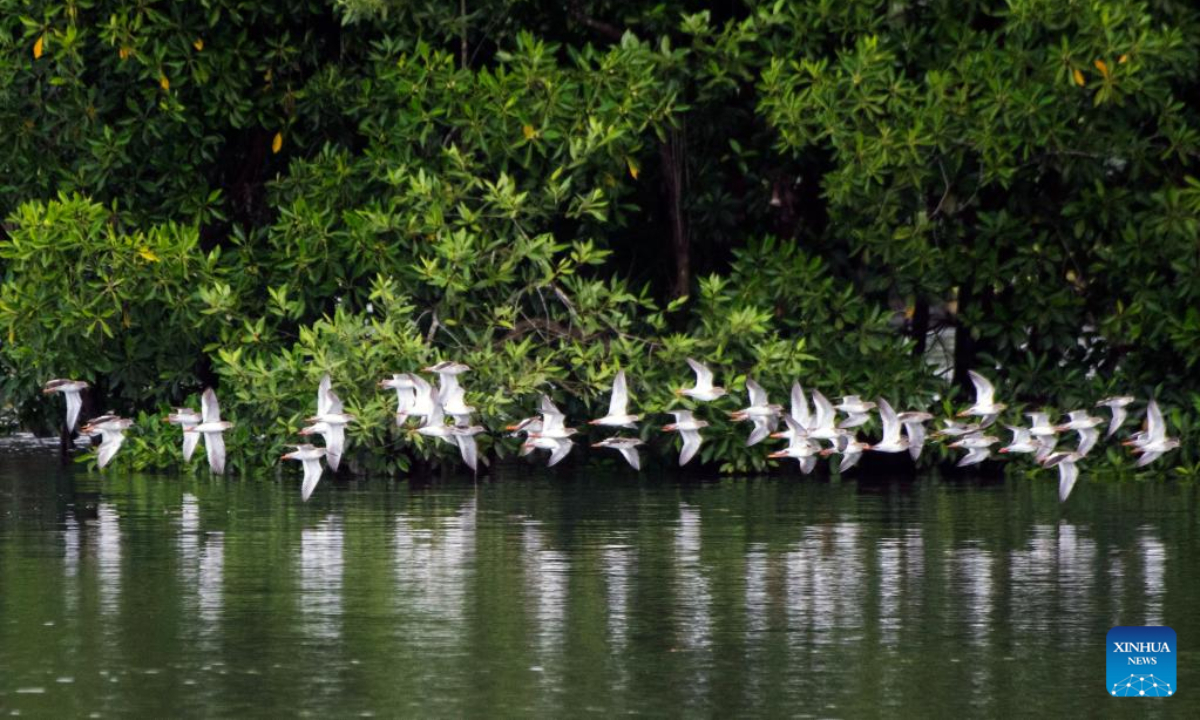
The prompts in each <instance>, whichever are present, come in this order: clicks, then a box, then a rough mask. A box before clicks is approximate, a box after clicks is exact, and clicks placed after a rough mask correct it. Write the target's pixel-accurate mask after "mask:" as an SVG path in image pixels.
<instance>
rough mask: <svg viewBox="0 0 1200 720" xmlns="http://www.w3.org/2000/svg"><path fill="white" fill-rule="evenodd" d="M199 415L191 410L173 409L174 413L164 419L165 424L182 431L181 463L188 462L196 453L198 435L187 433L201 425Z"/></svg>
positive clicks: (183, 408)
mask: <svg viewBox="0 0 1200 720" xmlns="http://www.w3.org/2000/svg"><path fill="white" fill-rule="evenodd" d="M202 420H203V418H202V417H201V416H200V413H198V412H196V411H195V410H193V409H191V408H185V407H181V408H175V412H173V413H171V414H170V415H168V416H167V417H166V420H165V422H169V423H171V424H172V425H178V426H179V427H180V428H181V429H182V430H183V461H184V462H189V461H190V460H191V459H192V454H193V453H195V452H196V443H198V442H199V441H200V433H197V432H189V430H193V429H194V428H195V427H196V426H197V425H199V424H200V423H201V421H202Z"/></svg>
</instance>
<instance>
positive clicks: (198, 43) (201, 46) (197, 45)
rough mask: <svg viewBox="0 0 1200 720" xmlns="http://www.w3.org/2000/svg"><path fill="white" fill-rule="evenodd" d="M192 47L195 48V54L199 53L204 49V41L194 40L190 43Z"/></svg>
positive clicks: (200, 39)
mask: <svg viewBox="0 0 1200 720" xmlns="http://www.w3.org/2000/svg"><path fill="white" fill-rule="evenodd" d="M192 47H194V48H196V52H200V51H201V50H203V49H204V40H203V39H202V38H196V42H194V43H192Z"/></svg>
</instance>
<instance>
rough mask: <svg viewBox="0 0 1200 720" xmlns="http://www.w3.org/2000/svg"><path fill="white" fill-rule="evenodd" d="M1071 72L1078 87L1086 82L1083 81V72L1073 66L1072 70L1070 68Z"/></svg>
mask: <svg viewBox="0 0 1200 720" xmlns="http://www.w3.org/2000/svg"><path fill="white" fill-rule="evenodd" d="M1071 74H1072V75H1073V76H1074V78H1075V84H1076V85H1078V86H1079V87H1083V86H1084V85H1086V84H1087V81H1085V80H1084V79H1083V73H1081V72H1079V68H1075V69H1074V70H1072V71H1071Z"/></svg>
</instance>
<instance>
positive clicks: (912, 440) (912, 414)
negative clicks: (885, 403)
mask: <svg viewBox="0 0 1200 720" xmlns="http://www.w3.org/2000/svg"><path fill="white" fill-rule="evenodd" d="M896 419H897V420H899V421H900V424H901V425H903V426H904V436H905V437H907V438H908V455H909V457H911V458H912V459H913V461H914V462H915V461H916V460H918V459H919V458H920V457H921V449H922V448H924V447H925V423H927V422H929V421H930V420H932V419H933V414H932V413H927V412H924V411H922V410H909V411H907V412H902V413H899V414H898V415H897V416H896Z"/></svg>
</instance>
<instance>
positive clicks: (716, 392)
mask: <svg viewBox="0 0 1200 720" xmlns="http://www.w3.org/2000/svg"><path fill="white" fill-rule="evenodd" d="M687 364H688V366H690V367H691V368H692V372H694V373H696V384H695V385H694V386H693V387H690V388H681V389H679V390H676V391H675V394H676V395H685V396H687V397H690V398H692V399H693V400H700V401H702V402H708V401H710V400H716V399H717V398H720V397H724V396H725V394H726V390H725V388H723V387H717V386H715V385H713V373H712V370H709V369H708V367H707V366H706V365H704V364H702V363H699V362H697V361H695V360H693V359H691V358H688V359H687Z"/></svg>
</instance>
